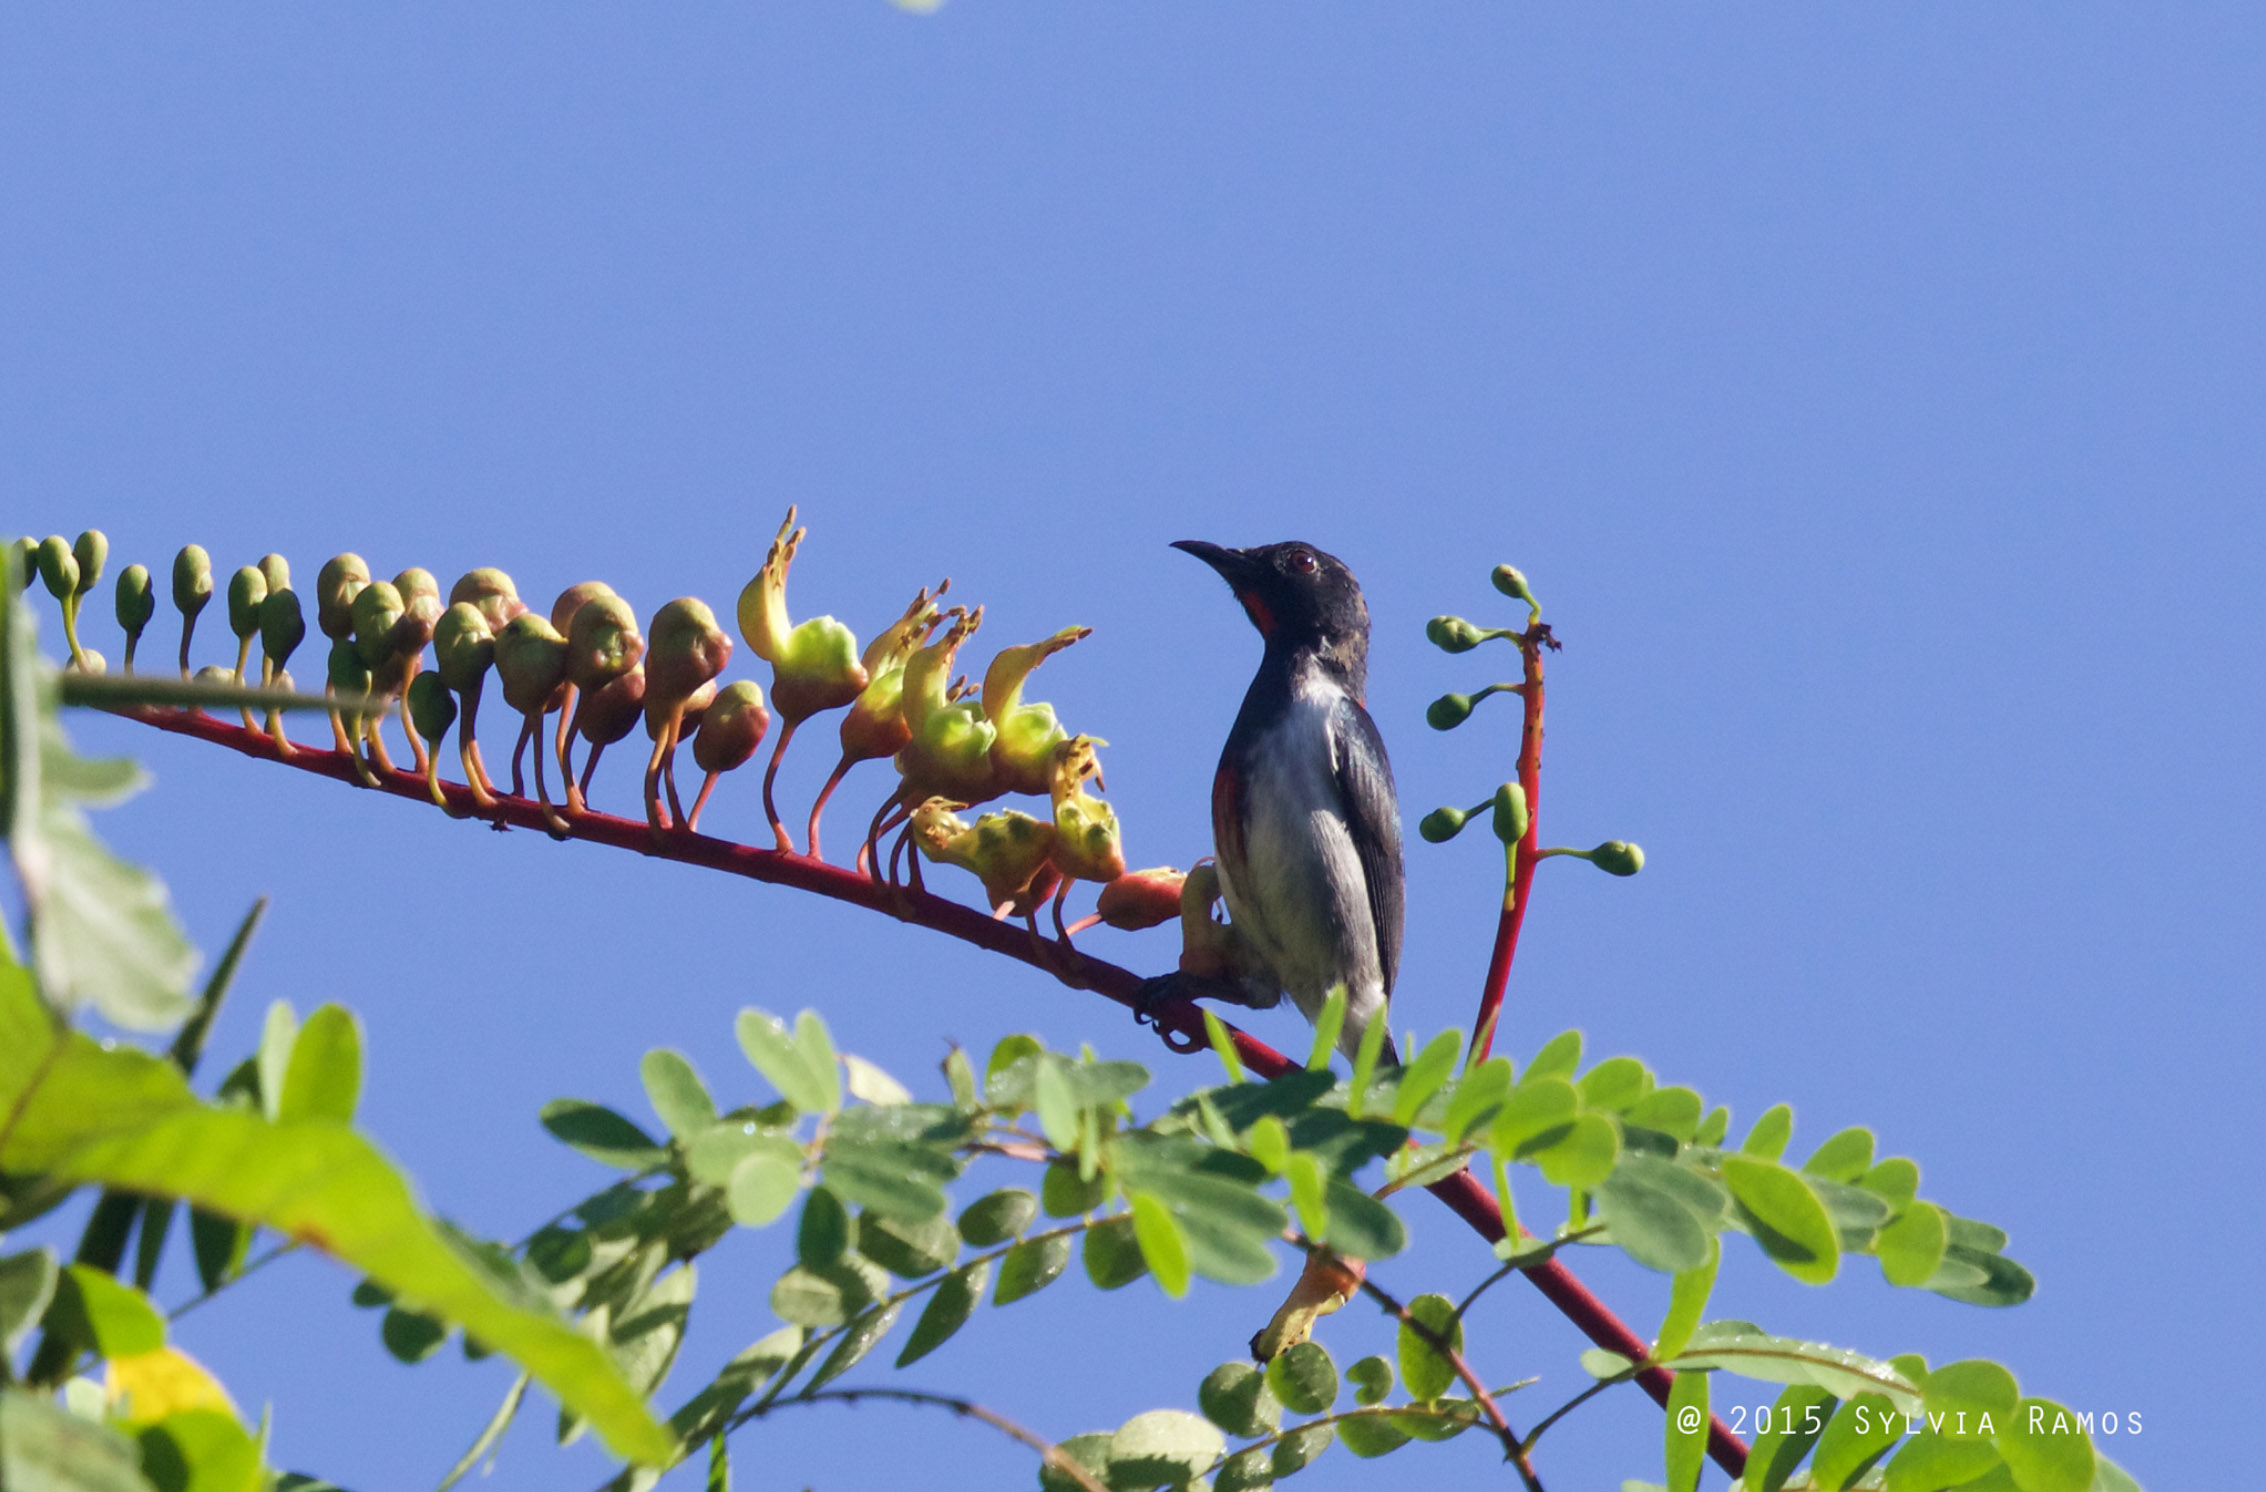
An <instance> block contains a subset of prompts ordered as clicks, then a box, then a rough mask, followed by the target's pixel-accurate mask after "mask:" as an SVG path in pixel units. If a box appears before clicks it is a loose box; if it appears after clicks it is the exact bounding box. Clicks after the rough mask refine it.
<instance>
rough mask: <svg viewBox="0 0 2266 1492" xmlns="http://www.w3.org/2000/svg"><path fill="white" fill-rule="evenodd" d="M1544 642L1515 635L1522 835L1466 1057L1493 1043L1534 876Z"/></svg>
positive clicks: (1534, 634) (1543, 634)
mask: <svg viewBox="0 0 2266 1492" xmlns="http://www.w3.org/2000/svg"><path fill="white" fill-rule="evenodd" d="M1549 642H1550V633H1549V629H1547V628H1545V627H1542V626H1539V625H1537V626H1535V627H1533V628H1530V629H1529V630H1527V631H1526V632H1524V633H1521V634H1520V636H1519V657H1520V659H1521V660H1522V661H1523V662H1524V663H1525V665H1526V682H1525V683H1524V684H1522V685H1521V686H1520V687H1519V696H1520V698H1521V699H1523V700H1524V701H1525V702H1526V712H1525V721H1524V723H1523V724H1522V725H1521V726H1520V728H1519V764H1518V773H1519V786H1520V787H1521V788H1522V789H1524V790H1525V792H1526V837H1525V838H1523V839H1521V840H1520V841H1519V843H1518V860H1517V863H1516V866H1515V868H1514V869H1513V870H1512V873H1511V884H1510V886H1509V887H1508V889H1506V890H1505V892H1504V893H1503V913H1502V916H1500V917H1499V918H1497V919H1496V922H1495V949H1494V952H1493V953H1491V954H1490V955H1489V956H1488V959H1487V983H1486V985H1485V986H1484V987H1483V988H1482V989H1481V990H1480V992H1479V1017H1478V1019H1477V1020H1475V1021H1473V1022H1472V1027H1471V1061H1472V1062H1473V1064H1475V1065H1476V1064H1478V1063H1481V1062H1484V1061H1486V1060H1487V1054H1488V1052H1489V1051H1490V1050H1492V1049H1493V1047H1494V1045H1495V1023H1496V1022H1497V1021H1498V1020H1500V1019H1501V1018H1502V1014H1503V990H1504V987H1505V986H1506V985H1508V984H1509V983H1510V979H1511V960H1512V959H1513V958H1514V957H1516V956H1517V954H1518V948H1519V927H1520V925H1521V924H1523V923H1524V922H1525V921H1526V897H1527V889H1528V887H1530V886H1531V885H1532V884H1533V882H1534V866H1535V850H1536V848H1537V847H1538V846H1539V844H1540V843H1541V841H1540V840H1539V839H1538V838H1537V837H1536V836H1537V835H1539V834H1540V833H1541V832H1542V649H1543V647H1544V646H1545V645H1546V644H1548V643H1549Z"/></svg>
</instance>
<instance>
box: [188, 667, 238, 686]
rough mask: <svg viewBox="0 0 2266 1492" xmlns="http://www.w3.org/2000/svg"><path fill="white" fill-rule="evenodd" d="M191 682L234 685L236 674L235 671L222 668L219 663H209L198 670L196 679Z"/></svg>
mask: <svg viewBox="0 0 2266 1492" xmlns="http://www.w3.org/2000/svg"><path fill="white" fill-rule="evenodd" d="M190 682H192V683H196V684H233V683H235V682H236V674H235V672H234V671H233V670H231V669H226V668H222V667H221V666H220V665H219V664H217V663H207V664H206V665H205V666H204V667H202V668H200V669H198V670H197V672H196V677H195V678H193V679H192V680H191V681H190Z"/></svg>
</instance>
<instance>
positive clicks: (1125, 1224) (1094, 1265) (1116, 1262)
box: [1079, 1213, 1149, 1290]
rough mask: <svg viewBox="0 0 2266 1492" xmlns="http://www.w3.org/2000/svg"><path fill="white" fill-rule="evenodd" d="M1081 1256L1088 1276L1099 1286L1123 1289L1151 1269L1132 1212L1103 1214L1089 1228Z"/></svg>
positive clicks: (1107, 1288) (1104, 1288) (1099, 1287)
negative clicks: (1143, 1252)
mask: <svg viewBox="0 0 2266 1492" xmlns="http://www.w3.org/2000/svg"><path fill="white" fill-rule="evenodd" d="M1079 1257H1080V1258H1081V1259H1082V1260H1083V1261H1084V1263H1085V1266H1086V1278H1087V1279H1088V1280H1090V1281H1092V1283H1093V1286H1094V1288H1095V1289H1097V1290H1121V1289H1123V1288H1124V1287H1125V1286H1127V1285H1130V1284H1132V1283H1133V1282H1134V1281H1135V1280H1137V1279H1139V1278H1140V1277H1141V1276H1142V1275H1145V1274H1147V1273H1148V1272H1149V1265H1148V1261H1147V1260H1145V1259H1143V1258H1142V1257H1141V1240H1140V1239H1139V1238H1137V1237H1135V1236H1134V1232H1133V1219H1132V1216H1131V1215H1130V1214H1122V1213H1121V1214H1120V1215H1118V1216H1116V1217H1109V1218H1103V1219H1102V1220H1101V1221H1100V1222H1098V1223H1095V1224H1094V1225H1093V1226H1092V1227H1090V1228H1088V1229H1087V1230H1086V1241H1085V1243H1084V1245H1083V1246H1082V1247H1081V1248H1080V1249H1079Z"/></svg>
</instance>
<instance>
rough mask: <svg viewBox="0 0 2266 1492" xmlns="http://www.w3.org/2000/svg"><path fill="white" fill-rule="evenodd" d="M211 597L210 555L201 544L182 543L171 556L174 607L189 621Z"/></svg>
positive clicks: (192, 619) (194, 617) (202, 608)
mask: <svg viewBox="0 0 2266 1492" xmlns="http://www.w3.org/2000/svg"><path fill="white" fill-rule="evenodd" d="M211 599H212V556H210V555H208V554H206V553H205V551H204V546H203V545H201V544H184V545H182V546H181V552H180V553H179V554H177V555H175V556H173V605H174V609H176V610H177V611H179V612H180V613H181V615H183V616H184V617H187V618H189V619H190V620H191V621H194V620H195V619H196V616H197V613H198V612H200V611H203V610H204V609H205V603H206V602H208V601H210V600H211Z"/></svg>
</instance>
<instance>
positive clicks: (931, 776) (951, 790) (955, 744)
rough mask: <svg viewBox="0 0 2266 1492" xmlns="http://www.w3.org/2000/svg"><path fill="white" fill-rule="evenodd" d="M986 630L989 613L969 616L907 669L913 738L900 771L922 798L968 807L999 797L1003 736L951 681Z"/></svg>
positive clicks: (900, 758)
mask: <svg viewBox="0 0 2266 1492" xmlns="http://www.w3.org/2000/svg"><path fill="white" fill-rule="evenodd" d="M982 625H983V608H982V607H981V606H979V607H977V608H976V609H975V610H974V611H970V612H963V613H961V614H960V615H959V616H958V617H956V618H955V619H954V620H953V623H952V625H951V626H950V627H948V628H946V629H945V632H944V635H943V636H942V637H939V638H938V639H936V641H934V642H932V643H930V644H928V646H926V647H924V648H920V649H918V650H917V651H916V652H914V654H913V656H912V658H911V659H910V660H909V661H907V663H906V664H905V682H904V699H903V704H902V708H903V710H904V716H905V723H906V724H907V725H908V726H910V727H911V730H912V734H911V737H910V738H909V739H908V740H907V741H906V743H905V748H904V749H903V750H902V751H900V752H898V753H897V770H898V771H899V772H900V773H901V774H903V776H904V778H905V782H906V784H907V787H908V789H909V790H910V791H911V792H912V793H915V794H918V795H920V796H922V797H927V796H931V795H935V794H945V795H948V796H950V797H952V798H954V799H957V800H958V801H960V802H962V803H981V802H982V801H983V800H984V799H986V798H990V797H993V796H996V795H997V793H998V791H999V788H998V785H997V779H998V767H997V765H996V764H995V763H994V762H993V761H992V758H991V746H992V742H993V741H995V740H997V739H998V738H999V731H998V728H997V727H996V726H994V725H993V724H992V723H991V722H990V721H989V720H987V719H985V718H984V712H983V707H982V706H981V705H980V704H978V703H977V702H976V701H974V700H971V699H962V700H955V699H953V698H952V694H951V688H950V686H949V684H948V683H947V681H948V680H949V679H950V678H951V677H952V665H953V661H954V660H955V659H956V658H957V657H958V656H959V652H960V647H961V645H962V644H963V643H965V642H966V641H967V640H968V639H969V638H970V637H972V636H974V635H975V631H976V629H977V628H978V627H980V626H982Z"/></svg>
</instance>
